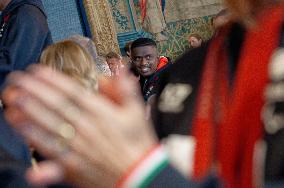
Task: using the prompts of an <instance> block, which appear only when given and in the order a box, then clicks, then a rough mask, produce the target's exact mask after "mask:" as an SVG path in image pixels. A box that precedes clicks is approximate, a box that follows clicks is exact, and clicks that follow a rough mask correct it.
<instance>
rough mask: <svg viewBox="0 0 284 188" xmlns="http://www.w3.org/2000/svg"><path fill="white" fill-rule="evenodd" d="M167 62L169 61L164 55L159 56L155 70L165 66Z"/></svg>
mask: <svg viewBox="0 0 284 188" xmlns="http://www.w3.org/2000/svg"><path fill="white" fill-rule="evenodd" d="M168 63H169V60H168V58H166V57H164V56H160V59H159V64H158V65H157V70H156V71H159V70H160V69H161V68H163V67H164V66H166V65H167V64H168Z"/></svg>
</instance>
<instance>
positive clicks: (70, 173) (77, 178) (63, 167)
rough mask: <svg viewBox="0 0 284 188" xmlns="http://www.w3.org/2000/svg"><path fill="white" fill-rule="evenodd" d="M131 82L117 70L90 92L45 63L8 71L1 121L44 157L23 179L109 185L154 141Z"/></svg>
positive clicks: (37, 183)
mask: <svg viewBox="0 0 284 188" xmlns="http://www.w3.org/2000/svg"><path fill="white" fill-rule="evenodd" d="M134 84H135V83H133V82H131V79H128V77H127V75H126V74H121V76H120V77H119V79H118V80H117V82H116V83H114V82H113V80H112V81H107V80H104V81H102V82H101V83H100V90H101V94H92V93H90V92H89V91H87V90H85V89H84V88H83V87H81V86H80V84H78V83H77V82H75V81H74V80H71V79H70V78H67V77H66V76H64V75H62V74H60V73H57V72H54V71H52V70H50V69H49V68H46V67H41V66H34V67H33V68H31V69H30V70H29V72H15V73H13V74H11V75H10V76H9V78H8V87H7V89H6V90H5V91H4V93H3V99H4V102H5V104H6V106H7V110H6V114H5V115H6V117H7V120H8V121H9V122H10V123H11V124H12V125H13V126H14V128H15V129H17V130H18V131H19V132H20V133H21V134H22V135H23V136H24V137H25V138H26V140H27V141H28V142H29V143H31V144H32V145H33V146H34V147H35V149H36V150H37V151H39V152H40V153H41V154H42V155H44V156H46V157H47V158H49V159H50V161H47V162H45V163H43V164H39V165H38V167H37V169H35V170H30V171H29V172H28V174H27V176H28V179H29V181H30V182H31V183H33V184H34V185H46V184H50V183H57V182H60V181H67V182H71V183H72V184H74V185H77V186H80V187H113V186H114V185H115V183H116V182H117V180H118V179H119V178H120V177H121V175H122V174H123V173H125V171H126V170H127V169H128V168H129V167H130V166H131V165H133V163H135V162H136V161H137V160H139V158H141V156H142V155H143V154H144V153H145V152H147V151H148V150H149V149H150V148H152V147H153V146H154V145H155V144H156V143H157V140H156V138H155V136H154V132H153V130H152V128H151V127H152V126H151V125H150V123H149V122H148V121H146V120H145V118H144V117H145V110H144V105H143V102H142V100H140V99H138V97H137V96H136V95H133V93H135V92H136V90H137V88H136V87H135V85H134ZM43 169H44V170H43Z"/></svg>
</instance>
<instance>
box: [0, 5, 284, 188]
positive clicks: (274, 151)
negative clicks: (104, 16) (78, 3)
mask: <svg viewBox="0 0 284 188" xmlns="http://www.w3.org/2000/svg"><path fill="white" fill-rule="evenodd" d="M225 6H226V9H225V10H223V11H221V12H220V13H218V14H217V15H216V17H214V18H213V19H212V24H213V27H214V28H215V29H216V30H215V33H214V35H213V37H212V38H211V39H210V40H209V41H204V40H203V39H202V37H201V36H199V35H198V34H197V33H193V34H191V35H190V36H189V37H188V41H189V44H190V46H191V49H190V50H188V51H187V52H185V53H184V54H183V55H182V56H181V57H179V58H178V59H176V60H174V61H172V60H171V59H170V58H169V57H165V56H163V54H159V52H158V48H157V43H156V42H155V40H153V39H150V38H138V39H136V40H134V41H132V42H131V43H127V44H126V46H125V52H126V55H127V57H122V56H121V55H120V54H118V53H116V52H109V53H107V54H105V56H99V55H98V54H97V51H96V47H95V44H94V43H93V42H92V40H91V39H88V38H86V37H82V36H78V35H75V36H72V37H70V38H68V39H65V40H63V41H58V42H55V43H53V42H52V39H51V35H50V31H49V29H48V25H47V22H46V16H45V13H44V9H43V6H42V3H41V1H40V0H0V10H2V14H1V20H0V24H1V26H0V27H1V28H0V88H1V102H2V106H1V112H0V134H1V135H0V177H1V178H0V187H23V188H24V187H27V188H31V187H47V186H60V187H82V188H93V187H155V188H156V187H157V188H159V187H177V188H179V187H181V188H182V187H192V188H211V187H212V188H213V187H225V188H227V187H228V188H239V187H240V188H260V187H265V188H278V187H283V186H284V151H283V148H282V143H284V141H283V140H284V134H283V133H284V129H283V127H284V120H283V119H284V118H283V117H284V89H283V88H284V60H283V58H284V56H283V54H284V51H283V49H282V48H284V40H283V36H284V25H283V24H284V2H283V1H281V0H280V1H274V0H246V1H240V0H225ZM37 62H38V63H37ZM4 117H5V118H4ZM32 151H35V152H36V154H37V155H38V156H34V154H33V153H34V152H32Z"/></svg>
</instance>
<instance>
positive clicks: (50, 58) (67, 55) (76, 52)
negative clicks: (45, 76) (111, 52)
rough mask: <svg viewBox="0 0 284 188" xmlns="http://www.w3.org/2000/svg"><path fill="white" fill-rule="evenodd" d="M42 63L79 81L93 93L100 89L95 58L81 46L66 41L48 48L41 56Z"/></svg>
mask: <svg viewBox="0 0 284 188" xmlns="http://www.w3.org/2000/svg"><path fill="white" fill-rule="evenodd" d="M40 63H41V64H44V65H47V66H49V67H52V68H53V69H54V70H57V71H60V72H63V73H64V74H66V75H68V76H70V77H72V78H74V79H75V80H77V81H79V82H80V83H81V84H82V85H83V86H85V87H86V88H88V89H91V90H93V91H96V90H97V89H98V78H97V72H96V69H95V64H94V62H93V58H92V57H91V56H90V55H89V53H88V52H87V51H86V50H85V49H84V48H82V47H81V46H80V45H79V44H77V43H75V42H73V41H71V40H65V41H61V42H57V43H55V44H52V45H50V46H48V47H47V48H46V49H45V50H44V51H43V52H42V54H41V57H40Z"/></svg>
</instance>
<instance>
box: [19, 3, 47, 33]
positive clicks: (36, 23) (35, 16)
mask: <svg viewBox="0 0 284 188" xmlns="http://www.w3.org/2000/svg"><path fill="white" fill-rule="evenodd" d="M15 14H16V15H15V16H16V23H17V25H20V27H22V28H29V29H31V28H33V29H40V30H42V31H43V32H45V31H47V30H48V25H47V20H46V17H45V15H44V13H43V12H42V10H41V9H40V8H39V7H37V6H34V5H31V4H24V5H22V6H20V7H19V8H18V10H17V12H16V13H15Z"/></svg>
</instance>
